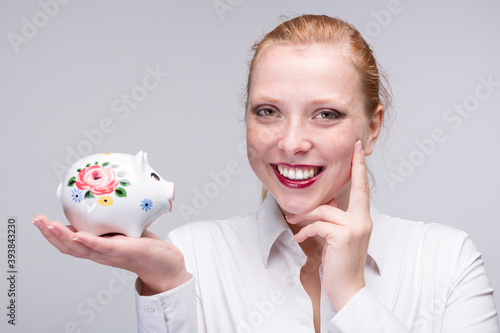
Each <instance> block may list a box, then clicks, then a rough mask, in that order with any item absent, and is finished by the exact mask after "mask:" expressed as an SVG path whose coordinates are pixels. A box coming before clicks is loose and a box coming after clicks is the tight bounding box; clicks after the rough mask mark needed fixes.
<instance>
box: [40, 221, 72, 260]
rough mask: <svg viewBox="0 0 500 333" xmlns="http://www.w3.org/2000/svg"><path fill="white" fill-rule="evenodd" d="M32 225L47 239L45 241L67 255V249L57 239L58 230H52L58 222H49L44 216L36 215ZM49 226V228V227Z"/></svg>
mask: <svg viewBox="0 0 500 333" xmlns="http://www.w3.org/2000/svg"><path fill="white" fill-rule="evenodd" d="M32 222H33V224H34V225H35V226H37V227H38V229H40V232H41V233H42V235H43V236H44V237H45V239H47V241H48V242H49V243H50V244H52V245H53V246H54V247H55V248H57V249H58V250H59V251H60V252H63V253H67V252H68V251H69V249H68V247H67V246H66V245H65V244H64V242H62V241H61V239H60V238H59V234H60V232H59V230H58V229H57V228H54V225H55V224H57V223H60V222H58V221H52V222H51V221H50V220H49V219H48V218H47V217H46V216H43V215H36V216H35V217H34V218H33V220H32ZM49 226H50V227H49Z"/></svg>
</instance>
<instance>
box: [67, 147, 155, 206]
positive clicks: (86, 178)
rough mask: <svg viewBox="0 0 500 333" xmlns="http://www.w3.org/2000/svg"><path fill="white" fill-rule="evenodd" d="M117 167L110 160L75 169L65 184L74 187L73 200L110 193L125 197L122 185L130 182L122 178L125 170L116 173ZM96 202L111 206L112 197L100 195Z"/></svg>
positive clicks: (79, 200) (79, 201)
mask: <svg viewBox="0 0 500 333" xmlns="http://www.w3.org/2000/svg"><path fill="white" fill-rule="evenodd" d="M103 155H109V154H103ZM119 167H120V166H119V165H117V164H110V162H102V163H101V164H100V165H99V162H98V161H96V162H95V163H94V164H91V163H89V164H87V165H86V166H85V167H84V168H80V169H78V170H76V171H77V172H78V173H77V175H76V176H74V177H71V178H70V179H69V180H68V184H67V185H68V186H69V187H73V186H75V187H76V188H74V189H73V190H72V191H71V198H72V199H73V201H74V202H76V203H81V202H82V200H86V199H95V196H99V195H103V194H112V193H114V194H115V195H116V197H126V196H127V191H126V190H125V189H124V187H126V186H130V182H129V181H128V180H127V179H124V178H122V177H124V176H125V175H126V174H127V173H126V172H125V171H123V170H121V171H118V173H117V172H116V171H115V169H117V168H119ZM118 185H120V186H118ZM83 191H85V192H83ZM98 203H99V204H100V205H101V206H103V207H108V206H112V205H113V197H112V196H101V197H99V199H98ZM151 204H152V203H151Z"/></svg>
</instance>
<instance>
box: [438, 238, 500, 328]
mask: <svg viewBox="0 0 500 333" xmlns="http://www.w3.org/2000/svg"><path fill="white" fill-rule="evenodd" d="M458 261H459V262H460V263H461V264H460V265H459V267H460V270H459V273H458V274H457V276H456V279H455V283H454V285H453V286H452V289H451V291H450V294H449V296H448V299H447V302H446V308H445V312H444V318H443V327H442V332H443V333H467V332H481V333H500V327H499V325H498V317H497V311H496V307H495V299H494V297H493V288H492V287H491V286H490V282H489V280H488V277H487V275H486V270H485V267H484V261H483V259H482V256H481V253H480V252H479V251H478V250H477V249H476V247H475V245H474V243H473V242H472V240H471V239H470V238H469V236H468V235H467V234H465V233H464V234H463V237H462V238H461V241H460V255H459V256H458Z"/></svg>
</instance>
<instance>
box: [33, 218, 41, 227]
mask: <svg viewBox="0 0 500 333" xmlns="http://www.w3.org/2000/svg"><path fill="white" fill-rule="evenodd" d="M39 221H40V219H37V218H36V217H34V218H32V219H31V223H33V224H34V225H35V226H36V227H37V228H38V229H43V224H41V223H40V222H39Z"/></svg>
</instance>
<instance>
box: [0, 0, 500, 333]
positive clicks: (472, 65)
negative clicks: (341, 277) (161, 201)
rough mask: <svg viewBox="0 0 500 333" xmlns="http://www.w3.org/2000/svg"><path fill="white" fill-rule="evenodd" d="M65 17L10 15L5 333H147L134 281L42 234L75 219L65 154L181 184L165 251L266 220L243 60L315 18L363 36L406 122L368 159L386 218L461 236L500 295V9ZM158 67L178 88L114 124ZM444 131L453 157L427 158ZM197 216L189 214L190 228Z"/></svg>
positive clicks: (89, 7) (65, 8)
mask: <svg viewBox="0 0 500 333" xmlns="http://www.w3.org/2000/svg"><path fill="white" fill-rule="evenodd" d="M61 2H63V1H62V0H61ZM55 3H56V2H55V0H42V1H40V2H38V1H14V0H2V1H1V2H0V36H1V38H0V78H1V79H0V92H1V103H2V111H1V115H2V118H1V119H2V120H1V124H2V125H1V126H2V127H1V131H0V144H1V153H2V159H1V163H0V171H1V175H2V177H1V182H2V186H1V190H0V203H1V214H0V218H1V219H2V223H1V224H0V267H1V268H2V272H6V271H7V263H6V253H7V239H6V234H7V227H6V225H7V218H8V217H9V216H15V217H17V219H18V229H17V239H18V249H17V267H18V272H19V273H18V281H17V283H18V285H17V292H18V295H17V303H16V305H17V318H16V319H17V321H16V324H17V325H16V326H15V327H13V326H11V325H8V324H7V319H8V318H7V317H6V315H5V314H4V313H3V312H6V310H5V308H6V306H7V302H8V298H7V281H6V278H0V308H1V309H4V310H2V313H0V318H3V319H2V320H1V321H0V331H2V332H51V333H59V332H71V331H74V332H111V331H113V332H134V331H135V330H136V326H135V325H136V324H135V309H134V300H133V292H132V291H133V278H134V277H133V276H132V275H131V274H125V275H122V272H120V271H118V270H116V269H112V268H109V267H103V266H100V265H98V264H95V263H93V262H89V261H86V260H80V259H74V258H71V257H68V256H64V255H62V254H60V253H59V252H58V251H57V250H55V249H54V248H53V247H51V246H50V245H49V244H48V243H47V242H46V241H45V240H44V239H43V238H42V237H41V235H40V234H39V231H38V230H37V229H36V228H35V227H34V226H32V224H31V218H32V216H33V215H35V214H37V213H42V214H45V215H48V216H49V217H50V218H52V219H59V220H63V221H65V218H64V215H63V212H62V209H61V206H60V204H59V202H58V200H57V199H56V197H55V190H56V187H57V185H58V183H59V176H58V173H57V172H55V171H54V166H55V165H59V166H61V165H65V164H66V160H67V159H68V158H69V159H71V156H70V153H69V151H77V150H78V149H80V151H83V152H85V151H86V150H85V149H87V151H88V152H90V153H100V152H126V153H131V154H135V153H136V152H138V151H139V150H144V151H146V152H147V153H148V156H149V161H150V163H151V165H152V167H153V168H155V169H156V170H157V171H158V172H159V173H160V175H162V176H163V177H165V178H167V179H169V180H172V181H174V182H175V183H176V189H177V192H176V201H175V202H174V212H173V213H172V214H170V215H168V216H165V217H164V218H162V219H161V220H160V221H159V222H158V223H157V224H155V225H154V226H153V227H152V228H151V229H152V230H153V231H154V232H156V233H157V234H158V235H160V236H161V237H164V236H166V234H167V232H168V231H169V230H171V229H173V228H175V227H176V226H179V225H182V224H184V223H188V222H189V221H194V220H199V219H212V218H227V217H230V216H233V215H236V214H244V213H247V212H251V211H254V210H256V209H257V208H258V205H259V199H260V186H259V183H258V181H257V179H256V177H255V176H254V175H253V173H252V171H251V169H250V167H249V166H248V163H247V161H246V156H245V152H244V149H245V147H244V124H243V122H242V119H243V107H242V99H243V98H242V96H243V92H244V86H245V81H246V73H247V61H248V57H249V49H250V46H251V45H252V43H253V42H254V41H255V40H256V39H257V38H258V37H259V36H261V35H262V33H264V32H266V31H269V30H270V29H271V28H273V27H274V26H276V25H277V24H278V23H279V22H280V19H279V16H280V15H288V16H294V15H296V14H303V13H324V14H328V15H332V16H339V17H341V18H344V19H346V20H348V21H349V22H350V23H352V24H354V25H355V26H356V27H358V28H359V29H360V30H361V31H362V32H363V33H364V35H365V36H366V37H368V39H369V40H370V42H371V43H372V45H373V47H374V49H375V52H376V56H377V58H378V60H379V61H380V63H381V64H382V66H383V67H384V68H385V69H386V71H387V73H388V75H389V77H390V80H391V83H392V87H393V91H394V95H395V103H394V109H393V115H394V118H395V120H394V122H393V123H392V125H391V126H390V131H388V133H389V134H388V135H387V137H386V138H385V139H384V140H382V141H380V142H379V144H378V145H379V147H378V151H377V152H376V156H374V157H373V158H371V161H370V164H371V169H372V171H373V173H374V175H375V179H376V188H375V190H374V191H373V193H372V197H373V200H374V201H375V203H376V205H377V206H378V208H379V210H380V211H382V212H384V213H386V214H389V215H393V216H399V217H404V218H408V219H413V220H423V221H426V222H438V223H443V224H447V225H451V226H454V227H457V228H460V229H463V230H465V231H467V232H468V233H469V234H470V235H471V237H472V238H473V240H474V241H475V243H476V245H477V247H478V248H479V250H480V251H481V252H482V253H483V254H484V259H485V261H486V268H487V271H488V274H489V277H490V280H491V283H492V285H493V287H494V288H495V289H496V290H499V289H500V268H499V267H498V253H499V251H500V242H499V241H498V231H499V229H500V228H499V226H498V224H499V223H500V220H499V218H498V213H496V212H497V209H496V208H497V207H498V205H499V203H498V202H499V199H500V195H499V190H498V189H499V188H500V177H499V174H498V172H499V170H500V154H499V152H498V148H497V142H498V127H499V125H500V113H499V112H498V111H499V106H500V85H499V82H500V67H499V64H498V59H500V43H499V42H498V41H499V39H498V38H499V37H498V34H499V32H500V20H498V14H499V13H500V4H499V2H498V1H476V2H474V3H472V1H451V0H446V1H439V2H435V1H430V0H418V1H417V0H414V1H410V0H400V1H396V0H391V1H386V0H380V1H379V0H377V1H356V2H354V1H350V0H338V1H317V0H316V1H296V0H294V1H290V0H288V1H285V0H281V1H272V2H271V1H262V0H254V1H248V0H219V1H213V0H202V1H201V0H197V1H196V0H195V1H175V2H174V1H130V0H127V1H123V0H121V1H118V0H113V1H70V2H68V3H65V4H62V3H59V2H57V4H58V8H56V7H55V6H54V4H55ZM44 4H47V6H45V5H44ZM214 4H215V5H218V6H220V7H221V8H225V11H224V12H221V13H218V12H217V10H216V8H215V5H214ZM223 6H225V7H223ZM44 7H45V8H46V9H45V11H48V12H49V14H50V15H49V14H47V13H45V12H44V9H43V8H44ZM47 8H48V9H47ZM391 11H392V13H391ZM44 13H45V14H44ZM384 13H385V14H387V13H390V17H389V16H387V15H385V16H384V15H383V14H384ZM26 21H29V22H31V23H33V22H34V21H35V23H37V24H38V25H39V26H40V27H39V28H37V30H38V31H36V33H35V32H34V31H31V32H30V31H29V29H28V30H27V29H26V28H24V34H28V35H29V33H31V35H30V37H29V38H26V40H24V42H23V43H21V44H19V45H17V47H15V46H13V44H12V42H11V41H10V40H9V36H10V38H13V37H12V36H14V35H13V34H16V35H18V36H21V37H22V36H23V26H24V25H26V24H27V23H26ZM9 34H10V35H9ZM16 51H17V52H16ZM148 67H149V68H151V69H153V70H154V69H156V68H158V69H159V70H160V71H161V72H164V73H168V77H164V78H161V80H162V82H161V83H159V84H158V87H157V88H156V89H154V90H152V91H149V92H148V94H147V96H145V98H144V99H143V100H142V101H140V102H139V103H137V105H136V107H135V108H134V109H132V108H130V110H129V111H130V112H129V113H127V114H125V113H124V111H120V112H118V113H116V112H114V111H113V107H112V105H113V103H117V102H116V101H115V100H117V99H118V102H119V101H120V98H121V96H122V94H130V93H131V92H132V91H136V92H137V91H139V90H140V88H137V87H138V86H140V85H141V84H142V80H143V78H144V77H145V75H147V68H148ZM488 78H489V80H490V81H493V82H496V85H491V86H490V87H489V89H490V90H488V88H487V87H486V86H484V83H482V82H483V81H481V80H488ZM134 89H135V90H134ZM478 97H480V98H478ZM454 105H458V106H462V108H463V110H465V111H464V112H463V114H464V116H459V113H457V112H455V111H453V107H454ZM115 106H116V105H115ZM121 106H123V104H121ZM450 110H451V111H450ZM468 110H470V111H468ZM103 119H108V120H107V121H108V122H109V124H110V129H108V133H102V137H99V135H97V134H95V136H94V137H93V140H94V143H90V140H89V139H88V138H87V137H86V136H85V131H89V132H91V133H96V132H95V131H93V132H92V130H94V129H96V128H99V123H100V122H101V121H103ZM104 121H106V120H104ZM434 131H438V132H440V133H441V134H440V139H441V140H440V141H441V142H439V143H435V144H434V145H435V148H434V149H431V146H429V145H427V146H425V147H426V148H424V149H422V148H419V145H418V144H417V143H416V142H427V143H428V142H429V141H428V140H429V139H430V138H432V133H433V132H434ZM444 138H445V139H444ZM230 161H236V163H238V167H239V168H238V171H239V172H238V174H236V175H233V176H231V178H230V182H229V184H228V185H227V186H226V185H225V184H224V185H225V186H222V187H219V190H218V191H217V193H215V195H212V197H213V198H209V199H208V203H207V204H206V205H205V206H204V207H203V206H200V205H199V203H197V201H196V197H195V193H196V191H197V190H199V191H201V192H203V191H204V188H207V186H209V187H210V186H211V185H208V184H210V183H214V181H213V179H212V178H211V176H210V174H211V173H212V174H213V173H217V172H220V171H222V170H224V169H225V168H226V166H227V165H228V163H229V162H230ZM402 161H407V162H402ZM232 163H234V162H232ZM405 163H413V164H414V165H415V166H412V167H411V168H409V169H408V165H405ZM404 166H406V169H405V168H404ZM388 175H390V177H392V178H391V179H393V183H392V185H391V184H390V183H389V182H388V181H387V179H386V178H387V176H388ZM395 177H399V178H395ZM212 188H213V187H212ZM197 204H198V206H196V205H197ZM196 207H198V208H196ZM187 209H191V214H182V213H181V211H183V210H187ZM2 274H6V273H2ZM118 277H119V278H118ZM496 300H497V304H499V303H500V302H499V301H500V298H499V296H498V294H496ZM92 302H95V303H94V306H93V307H92V305H91V304H92Z"/></svg>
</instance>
